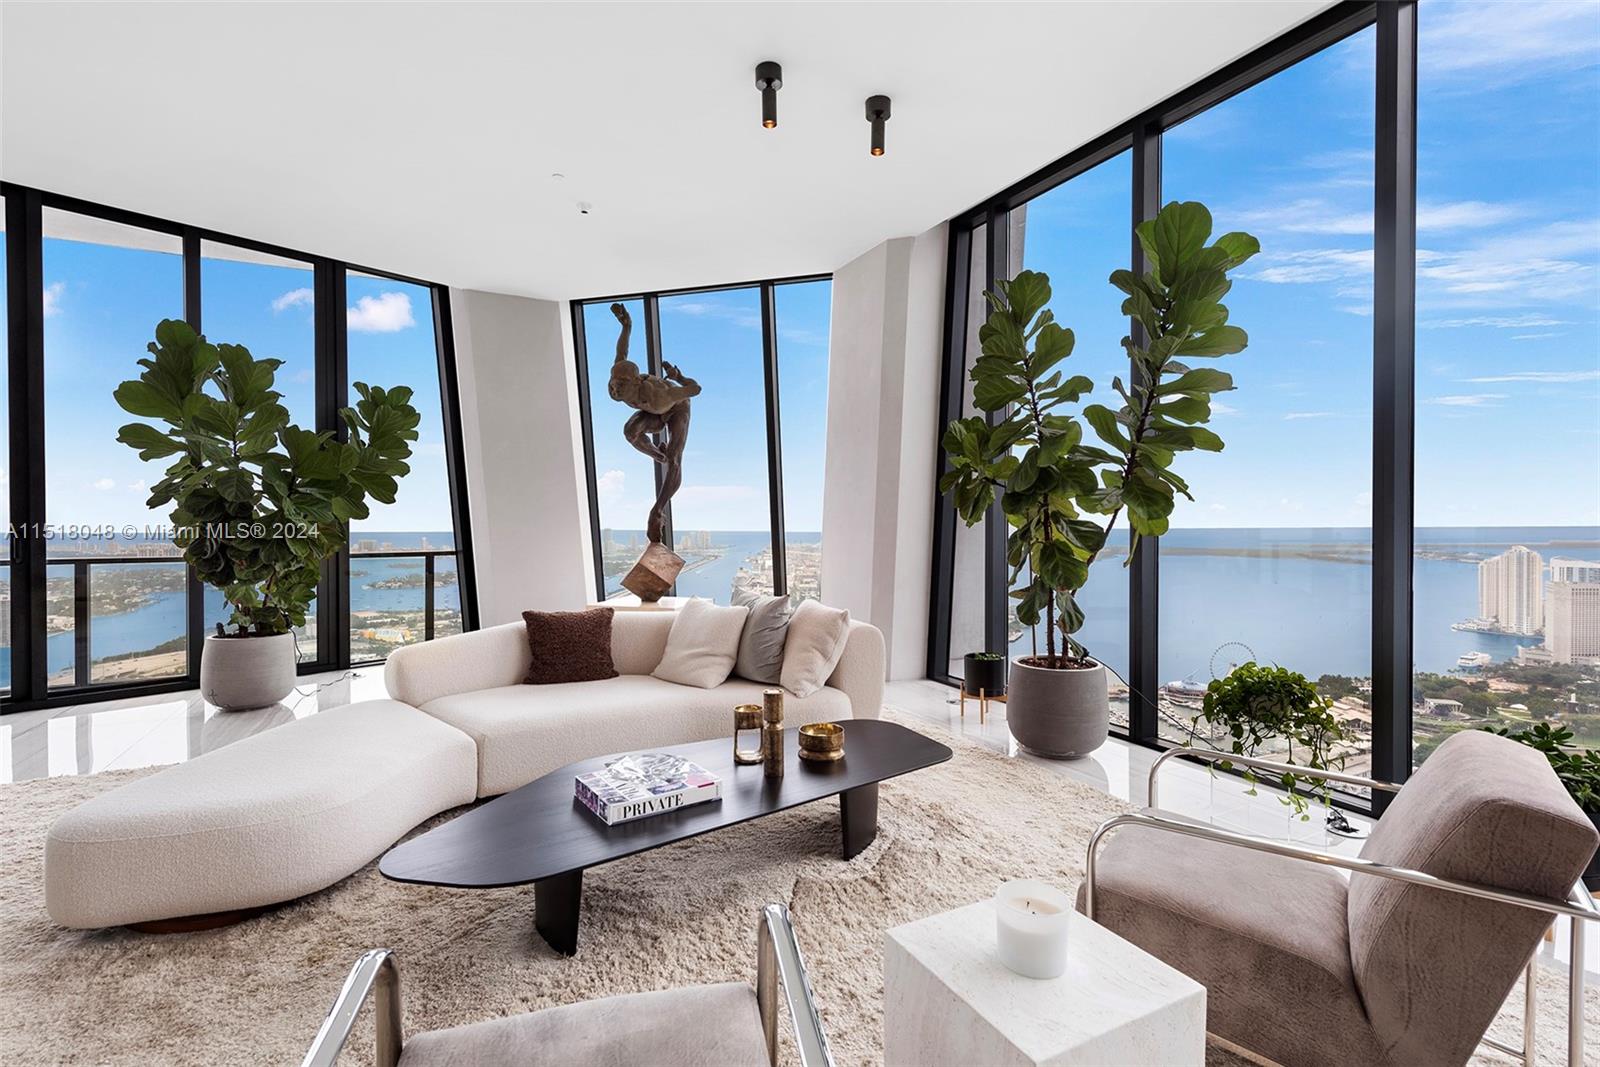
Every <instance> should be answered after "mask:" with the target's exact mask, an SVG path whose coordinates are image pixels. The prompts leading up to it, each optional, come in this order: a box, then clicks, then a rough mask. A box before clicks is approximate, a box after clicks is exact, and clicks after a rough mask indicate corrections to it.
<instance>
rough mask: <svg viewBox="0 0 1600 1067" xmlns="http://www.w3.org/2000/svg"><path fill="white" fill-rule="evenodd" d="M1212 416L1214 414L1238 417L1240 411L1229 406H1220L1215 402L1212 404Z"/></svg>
mask: <svg viewBox="0 0 1600 1067" xmlns="http://www.w3.org/2000/svg"><path fill="white" fill-rule="evenodd" d="M1211 414H1213V415H1237V414H1239V409H1238V408H1236V407H1230V406H1229V405H1227V404H1219V403H1217V402H1216V401H1215V400H1213V401H1212V402H1211Z"/></svg>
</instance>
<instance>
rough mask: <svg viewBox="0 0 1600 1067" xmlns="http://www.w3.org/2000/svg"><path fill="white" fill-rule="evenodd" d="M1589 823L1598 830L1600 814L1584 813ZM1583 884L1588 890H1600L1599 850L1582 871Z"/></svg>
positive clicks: (1599, 828)
mask: <svg viewBox="0 0 1600 1067" xmlns="http://www.w3.org/2000/svg"><path fill="white" fill-rule="evenodd" d="M1584 814H1585V815H1587V816H1589V821H1590V822H1592V823H1594V828H1595V829H1596V830H1600V812H1595V811H1586V812H1584ZM1583 884H1584V885H1585V886H1587V887H1588V888H1590V889H1600V850H1597V851H1596V852H1595V854H1594V857H1593V858H1592V859H1590V860H1589V866H1587V867H1585V868H1584V869H1583Z"/></svg>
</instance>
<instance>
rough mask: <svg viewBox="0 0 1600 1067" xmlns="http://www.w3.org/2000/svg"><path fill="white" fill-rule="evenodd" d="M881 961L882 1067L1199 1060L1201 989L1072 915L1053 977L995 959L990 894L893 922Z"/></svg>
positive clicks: (1197, 1064) (1055, 1066) (1056, 1066)
mask: <svg viewBox="0 0 1600 1067" xmlns="http://www.w3.org/2000/svg"><path fill="white" fill-rule="evenodd" d="M883 969H884V976H883V993H884V1004H883V1029H884V1034H883V1052H884V1063H885V1065H886V1067H913V1065H916V1067H940V1065H950V1067H957V1065H962V1067H965V1065H970V1064H978V1063H981V1064H993V1065H996V1067H1000V1065H1024V1064H1025V1065H1032V1067H1046V1065H1048V1067H1065V1065H1067V1064H1106V1063H1116V1064H1124V1065H1128V1067H1135V1065H1141V1064H1152V1065H1153V1064H1161V1065H1184V1064H1192V1065H1194V1067H1201V1065H1203V1064H1204V1063H1205V1055H1206V991H1205V987H1204V986H1202V985H1200V984H1199V983H1198V982H1196V981H1194V980H1193V979H1191V978H1189V977H1188V976H1187V975H1185V974H1183V973H1181V972H1180V971H1177V970H1174V969H1173V968H1172V967H1169V966H1167V965H1166V964H1165V963H1162V962H1161V961H1160V960H1158V959H1156V958H1155V957H1154V956H1151V955H1149V954H1148V953H1146V952H1144V951H1143V950H1142V949H1139V948H1137V947H1136V946H1134V945H1132V944H1130V943H1128V942H1127V941H1124V940H1123V939H1122V938H1120V937H1118V936H1117V935H1116V934H1114V933H1112V932H1111V931H1110V930H1107V929H1105V928H1104V927H1102V926H1097V925H1096V924H1094V923H1093V922H1090V921H1089V920H1088V919H1086V918H1084V917H1083V916H1082V915H1079V914H1078V913H1076V912H1074V913H1073V914H1072V926H1071V930H1070V932H1069V934H1068V947H1067V971H1066V973H1065V974H1063V975H1062V976H1061V977H1060V978H1050V979H1044V980H1039V979H1033V978H1023V977H1022V976H1020V975H1016V974H1013V973H1011V972H1010V971H1008V970H1006V968H1005V967H1004V966H1003V965H1001V963H1000V960H999V959H998V958H997V957H996V955H995V916H994V903H993V902H992V901H987V900H986V901H981V902H979V903H977V904H972V905H969V906H967V907H965V908H958V909H956V910H955V911H949V912H945V913H944V914H943V915H934V916H931V917H930V918H927V919H921V920H918V921H917V922H913V923H907V924H906V925H904V926H897V927H895V928H894V929H893V930H890V931H889V932H888V933H887V934H885V935H884V952H883Z"/></svg>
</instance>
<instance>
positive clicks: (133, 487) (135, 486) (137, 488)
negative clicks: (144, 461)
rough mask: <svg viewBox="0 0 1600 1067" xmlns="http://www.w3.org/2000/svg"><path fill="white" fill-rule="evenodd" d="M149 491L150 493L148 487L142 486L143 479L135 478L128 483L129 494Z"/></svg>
mask: <svg viewBox="0 0 1600 1067" xmlns="http://www.w3.org/2000/svg"><path fill="white" fill-rule="evenodd" d="M149 491H150V487H149V486H148V485H146V484H144V479H143V478H136V479H134V480H133V481H131V482H129V483H128V492H130V493H141V494H143V493H148V492H149Z"/></svg>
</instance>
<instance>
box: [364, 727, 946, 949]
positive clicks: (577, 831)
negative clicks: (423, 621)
mask: <svg viewBox="0 0 1600 1067" xmlns="http://www.w3.org/2000/svg"><path fill="white" fill-rule="evenodd" d="M842 725H843V726H844V758H843V759H840V760H835V761H834V762H832V763H814V762H812V761H810V760H803V759H801V758H800V756H799V741H798V739H797V738H796V736H795V734H796V731H795V730H792V729H791V730H787V731H785V736H784V746H783V751H784V761H785V762H784V774H783V777H781V778H768V777H766V774H765V773H764V771H763V769H762V767H761V766H760V765H759V764H756V765H744V766H740V765H736V764H735V763H734V762H733V742H732V740H731V739H730V738H726V737H724V738H719V739H717V740H715V741H699V742H695V743H694V744H689V745H669V746H665V747H662V748H654V749H648V750H645V751H651V752H671V753H673V754H675V755H678V756H682V757H684V758H685V759H689V760H693V761H694V762H696V763H698V764H700V765H701V766H702V767H704V768H705V769H706V770H708V771H710V772H711V773H712V774H715V775H717V776H718V777H719V778H721V779H722V796H721V797H720V798H719V799H717V800H712V801H708V802H706V803H702V804H696V805H694V806H692V807H688V808H685V809H683V810H682V811H673V812H668V813H666V814H664V815H652V816H649V817H648V818H644V819H639V820H637V821H635V822H629V823H621V824H619V825H616V826H607V825H606V824H605V823H603V822H601V821H600V819H599V818H597V817H596V816H595V815H594V814H593V813H592V812H590V811H589V810H588V809H587V808H585V807H584V806H583V805H582V804H580V803H579V802H578V800H577V798H576V797H574V796H573V779H574V778H575V777H576V776H578V775H580V774H584V773H586V772H588V771H593V770H598V769H599V768H600V767H603V766H604V765H605V764H606V763H607V762H608V761H610V760H614V759H616V758H617V757H618V756H619V755H623V754H624V753H613V754H612V755H609V756H602V757H600V758H598V759H588V760H581V761H579V762H577V763H569V764H567V765H566V766H565V767H561V768H559V769H558V770H554V771H551V772H550V773H549V774H547V775H545V776H544V777H542V778H538V779H535V780H534V781H532V782H529V783H528V784H527V785H525V786H523V787H522V788H521V789H516V790H513V791H512V792H510V793H507V794H505V795H504V796H501V797H497V798H495V799H494V800H491V801H489V802H488V803H487V804H484V805H483V806H481V807H477V808H474V809H472V810H471V811H469V812H467V813H466V814H464V815H462V816H460V817H459V818H455V819H452V820H450V821H449V822H447V823H445V824H444V825H443V826H439V827H436V828H434V829H432V830H429V831H428V832H427V833H425V834H422V835H420V836H418V837H414V838H412V839H411V840H409V841H406V842H404V843H403V844H400V845H396V846H395V847H394V848H392V849H390V850H389V851H388V852H387V853H385V854H384V857H383V859H382V860H380V861H379V863H378V870H379V871H381V872H382V873H383V875H384V876H385V877H387V878H392V879H394V880H395V881H397V882H415V883H420V884H423V885H444V886H454V887H458V888H464V889H493V888H498V887H501V886H512V885H526V884H528V883H529V882H532V883H533V901H534V903H533V906H534V916H533V921H534V926H535V928H536V929H537V930H538V931H539V934H540V935H541V936H542V937H543V938H544V939H545V941H546V942H548V943H549V945H550V947H551V948H553V949H555V950H556V951H557V952H560V953H562V954H564V955H567V956H570V955H572V954H573V953H575V952H576V951H577V950H578V907H579V903H580V901H581V899H582V894H583V872H584V871H585V870H586V869H588V868H590V867H596V866H598V865H600V864H602V863H609V862H611V861H612V860H618V859H622V858H623V857H625V856H632V855H634V854H635V853H638V852H647V851H649V850H650V849H653V848H660V847H661V846H662V845H670V844H672V843H673V842H674V841H682V840H684V839H685V838H689V837H698V836H699V835H700V834H704V833H710V832H711V831H712V830H720V829H722V828H723V827H725V826H735V825H737V824H739V823H742V822H747V821H749V820H751V819H759V818H760V817H761V816H763V815H771V814H773V813H775V812H779V811H784V810H786V809H788V808H793V807H796V806H798V805H800V804H809V803H811V802H812V801H814V800H822V799H825V798H827V797H831V796H837V797H838V798H839V823H840V829H841V831H842V836H843V839H844V858H845V859H847V860H848V859H851V858H852V857H854V856H856V855H857V854H858V853H860V852H861V850H862V849H864V848H866V847H867V846H868V845H870V844H871V843H872V840H873V838H874V837H876V836H877V833H878V783H879V782H882V781H884V780H885V779H888V778H894V777H897V776H899V775H902V774H908V773H910V772H911V771H916V770H921V769H922V768H924V767H931V766H933V765H934V764H937V763H943V762H944V761H945V760H947V759H949V758H950V756H951V752H950V749H949V748H947V747H946V746H944V745H941V744H940V743H939V742H937V741H934V740H931V739H929V738H926V737H923V736H922V735H921V734H919V733H917V732H916V731H914V730H908V729H906V728H905V727H904V726H899V725H896V724H895V723H892V722H883V721H882V720H879V719H853V720H847V721H845V722H844V723H843V724H842Z"/></svg>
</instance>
